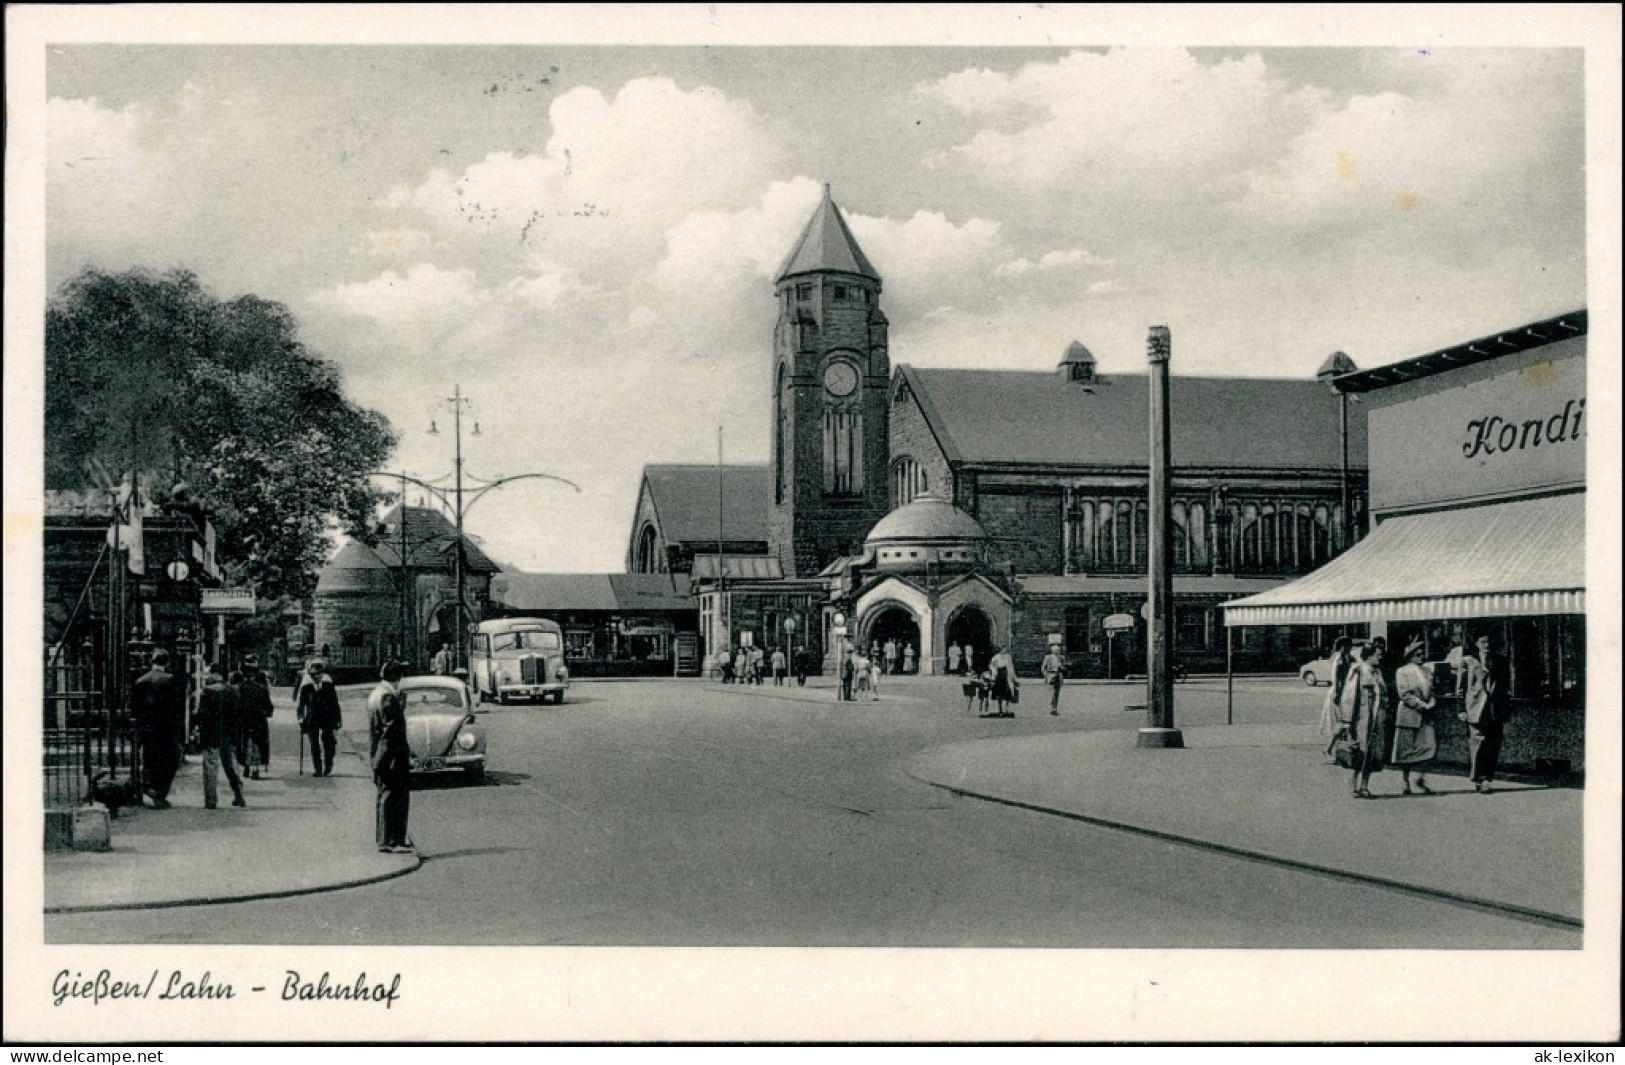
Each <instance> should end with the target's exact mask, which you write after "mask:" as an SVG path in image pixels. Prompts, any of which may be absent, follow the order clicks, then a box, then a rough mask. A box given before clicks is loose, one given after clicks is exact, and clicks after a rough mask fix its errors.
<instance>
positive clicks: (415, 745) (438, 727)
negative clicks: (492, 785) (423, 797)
mask: <svg viewBox="0 0 1625 1065" xmlns="http://www.w3.org/2000/svg"><path fill="white" fill-rule="evenodd" d="M401 697H402V699H403V700H404V701H405V703H406V741H407V744H408V746H410V747H411V749H412V772H413V773H462V774H463V775H464V777H466V778H467V779H468V781H469V782H471V783H478V782H479V781H481V780H484V779H485V726H484V725H482V724H480V722H479V721H478V719H476V718H475V717H474V712H473V711H474V708H473V705H472V704H473V699H472V698H471V697H470V695H469V691H468V686H467V685H466V684H464V683H463V682H462V680H461V679H459V678H457V677H444V676H433V677H407V678H405V679H403V680H402V681H401Z"/></svg>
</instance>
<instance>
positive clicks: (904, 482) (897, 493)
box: [891, 455, 931, 509]
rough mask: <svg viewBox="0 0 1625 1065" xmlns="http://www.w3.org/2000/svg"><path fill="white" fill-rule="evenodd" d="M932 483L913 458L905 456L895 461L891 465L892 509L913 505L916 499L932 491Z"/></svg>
mask: <svg viewBox="0 0 1625 1065" xmlns="http://www.w3.org/2000/svg"><path fill="white" fill-rule="evenodd" d="M930 487H931V485H930V481H929V479H928V478H927V477H926V475H925V469H924V468H923V467H921V466H920V464H919V463H918V462H915V461H914V459H913V458H911V457H910V456H908V455H904V456H902V457H901V458H898V459H894V460H893V461H892V464H891V499H892V507H893V508H894V509H895V508H897V507H900V506H903V505H904V504H905V503H912V502H913V501H914V499H915V498H916V497H917V496H919V495H920V494H922V493H923V492H926V491H928V490H929V489H930Z"/></svg>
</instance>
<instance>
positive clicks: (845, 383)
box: [824, 362, 858, 396]
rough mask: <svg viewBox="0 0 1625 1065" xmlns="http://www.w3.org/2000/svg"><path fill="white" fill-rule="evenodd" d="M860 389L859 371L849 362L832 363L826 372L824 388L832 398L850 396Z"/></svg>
mask: <svg viewBox="0 0 1625 1065" xmlns="http://www.w3.org/2000/svg"><path fill="white" fill-rule="evenodd" d="M857 387H858V371H857V368H856V367H855V366H853V365H852V364H851V363H849V362H832V363H830V364H829V367H828V369H826V370H825V371H824V388H825V389H826V390H827V391H828V392H829V394H830V395H832V396H850V395H851V394H852V393H853V392H854V391H856V390H857Z"/></svg>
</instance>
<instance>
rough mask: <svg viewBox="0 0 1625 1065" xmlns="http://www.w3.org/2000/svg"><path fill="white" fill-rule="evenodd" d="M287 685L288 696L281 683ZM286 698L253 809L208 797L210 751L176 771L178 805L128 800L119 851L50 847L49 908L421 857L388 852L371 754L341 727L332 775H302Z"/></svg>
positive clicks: (151, 903)
mask: <svg viewBox="0 0 1625 1065" xmlns="http://www.w3.org/2000/svg"><path fill="white" fill-rule="evenodd" d="M278 694H281V693H280V692H279V693H278ZM292 718H293V714H292V712H291V709H290V708H289V707H288V705H287V704H286V700H282V701H279V703H278V705H277V714H276V716H275V717H273V718H272V719H271V750H272V754H271V765H272V769H273V771H272V772H271V773H268V774H266V775H265V776H264V777H263V778H262V779H260V780H244V781H243V796H244V798H245V799H246V800H247V802H248V807H247V809H237V808H234V807H233V806H231V787H230V785H228V784H227V783H226V780H225V774H224V773H222V774H221V777H220V795H221V798H220V807H219V809H216V810H206V809H204V807H203V766H202V759H200V758H199V757H197V756H195V755H193V756H189V757H188V758H187V763H186V765H184V766H182V767H181V771H180V773H179V774H177V775H176V777H175V783H174V786H173V787H172V788H171V789H170V793H169V801H170V803H171V807H170V809H167V810H153V809H149V808H145V807H137V808H127V809H124V810H121V811H120V812H119V816H118V817H117V818H116V819H115V820H114V821H113V825H112V829H113V832H112V839H113V849H112V851H110V852H102V853H94V852H74V851H53V852H47V853H46V855H45V912H46V913H80V912H85V911H91V910H124V909H147V908H157V907H164V906H192V905H202V904H206V903H215V902H241V901H245V900H248V899H265V898H278V897H282V896H287V895H302V894H308V893H310V892H315V891H331V890H333V889H335V888H342V887H351V886H354V885H357V884H367V883H372V882H373V881H377V880H387V879H389V878H390V877H395V876H401V875H403V874H405V873H410V872H412V871H413V870H414V869H416V868H417V867H418V866H419V865H420V864H421V859H419V858H418V856H417V855H415V854H381V853H379V851H378V849H377V847H376V845H375V844H374V839H373V823H374V811H375V809H376V806H375V803H376V794H377V793H376V791H375V790H374V788H373V783H372V774H371V772H370V771H369V770H368V768H367V765H366V763H365V761H364V760H363V759H362V758H361V757H360V756H359V755H358V754H357V753H356V752H355V751H354V750H353V749H352V748H351V740H350V738H349V736H348V735H347V734H346V733H345V732H343V731H342V730H341V731H340V733H339V741H338V758H337V759H336V761H337V765H336V767H335V768H334V771H333V775H332V776H330V777H320V778H318V777H313V776H311V775H310V761H309V757H308V755H307V757H306V760H305V773H304V775H303V776H300V775H299V764H298V754H297V753H296V752H297V751H298V746H297V733H296V732H295V731H294V726H293V720H292Z"/></svg>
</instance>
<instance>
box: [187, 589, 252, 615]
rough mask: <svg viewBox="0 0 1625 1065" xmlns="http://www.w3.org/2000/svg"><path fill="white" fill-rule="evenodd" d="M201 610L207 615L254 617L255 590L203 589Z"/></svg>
mask: <svg viewBox="0 0 1625 1065" xmlns="http://www.w3.org/2000/svg"><path fill="white" fill-rule="evenodd" d="M199 609H201V610H202V611H203V613H205V614H222V615H226V614H236V615H252V614H253V613H254V589H252V588H205V589H203V602H202V603H201V604H200V606H199Z"/></svg>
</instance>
